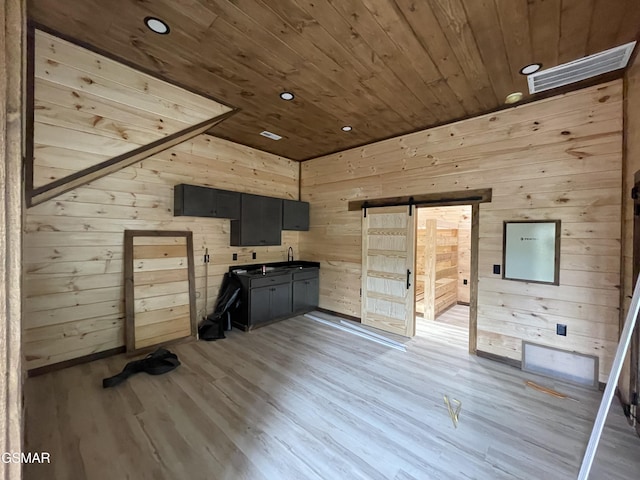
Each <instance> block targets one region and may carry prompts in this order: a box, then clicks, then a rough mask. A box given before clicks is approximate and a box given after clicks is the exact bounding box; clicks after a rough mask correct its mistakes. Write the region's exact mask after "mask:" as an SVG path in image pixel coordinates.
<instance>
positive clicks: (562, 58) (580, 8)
mask: <svg viewBox="0 0 640 480" xmlns="http://www.w3.org/2000/svg"><path fill="white" fill-rule="evenodd" d="M592 6H593V0H562V10H561V17H560V42H559V46H558V63H561V64H562V63H566V62H571V61H573V60H577V59H579V58H582V57H584V56H585V55H586V54H587V40H588V35H589V25H590V24H591V11H592Z"/></svg>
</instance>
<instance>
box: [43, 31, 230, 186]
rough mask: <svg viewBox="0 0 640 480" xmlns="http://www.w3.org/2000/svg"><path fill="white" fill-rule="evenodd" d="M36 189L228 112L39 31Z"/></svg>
mask: <svg viewBox="0 0 640 480" xmlns="http://www.w3.org/2000/svg"><path fill="white" fill-rule="evenodd" d="M34 50H35V51H34V77H35V78H34V125H33V136H34V165H33V177H34V178H33V182H34V187H39V186H42V185H45V184H48V183H50V182H52V181H54V180H57V179H59V178H62V177H65V176H67V175H70V174H72V173H74V172H77V171H79V170H82V169H84V168H88V167H90V166H92V165H96V164H97V163H100V162H102V161H105V160H107V159H109V158H112V157H115V156H117V155H120V154H123V153H126V152H130V151H132V150H134V149H135V148H136V147H140V146H142V145H147V144H149V143H151V142H153V141H155V140H158V139H161V138H163V137H165V136H168V135H170V134H172V133H175V132H177V131H180V130H183V129H185V128H187V127H189V126H191V125H195V124H197V123H199V122H202V121H204V120H207V119H209V118H212V117H216V116H218V115H221V114H223V113H225V112H228V111H229V110H231V109H230V108H229V107H227V106H225V105H222V104H220V103H218V102H215V101H213V100H210V99H207V98H203V97H201V96H199V95H196V94H194V93H191V92H188V91H186V90H183V89H181V88H179V87H176V86H174V85H171V84H169V83H166V82H163V81H161V80H158V79H157V78H153V77H151V76H149V75H146V74H144V73H141V72H138V71H136V70H134V69H132V68H130V67H127V66H125V65H122V64H119V63H117V62H115V61H113V60H111V59H108V58H106V57H103V56H101V55H97V54H96V53H93V52H91V51H89V50H86V49H84V48H82V47H79V46H77V45H74V44H72V43H69V42H67V41H65V40H61V39H59V38H56V37H54V36H52V35H50V34H48V33H45V32H42V31H40V30H35V38H34Z"/></svg>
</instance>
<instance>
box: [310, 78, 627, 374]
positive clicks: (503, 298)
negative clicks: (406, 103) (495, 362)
mask: <svg viewBox="0 0 640 480" xmlns="http://www.w3.org/2000/svg"><path fill="white" fill-rule="evenodd" d="M621 172H622V82H621V81H613V82H609V83H606V84H602V85H598V86H595V87H591V88H587V89H584V90H580V91H576V92H572V93H569V94H566V95H562V96H558V97H554V98H549V99H546V100H542V101H540V102H536V103H531V104H526V105H522V106H519V107H516V108H513V109H509V110H504V111H501V112H499V113H494V114H490V115H485V116H482V117H478V118H474V119H470V120H465V121H461V122H458V123H455V124H451V125H445V126H442V127H437V128H433V129H430V130H425V131H422V132H416V133H413V134H409V135H404V136H401V137H397V138H393V139H389V140H385V141H382V142H378V143H375V144H371V145H367V146H364V147H361V148H357V149H352V150H348V151H345V152H342V153H338V154H334V155H329V156H326V157H321V158H318V159H314V160H311V161H308V162H304V163H303V164H302V199H303V200H306V201H309V202H311V219H310V221H311V229H310V231H309V232H306V233H304V234H302V235H301V237H300V242H301V249H302V252H303V256H305V258H308V259H310V260H316V261H320V262H321V263H322V266H321V269H320V272H321V281H320V306H321V307H323V308H327V309H331V310H335V311H337V312H340V313H344V314H348V315H354V316H359V315H360V296H359V285H360V273H361V253H360V249H361V246H360V221H361V220H360V215H361V213H360V212H357V211H356V212H349V211H347V203H348V202H349V201H350V200H357V199H367V198H371V199H373V198H382V197H391V196H401V195H417V194H421V193H433V192H448V191H458V190H464V189H474V188H492V189H493V200H492V202H491V203H484V204H482V205H481V206H480V243H479V252H478V254H479V285H478V289H479V292H478V345H477V347H478V349H479V350H482V351H485V352H488V353H493V354H495V355H500V356H504V357H508V358H511V359H516V360H520V357H521V342H522V340H529V341H533V342H537V343H541V344H545V345H551V346H554V347H558V348H563V349H567V350H576V351H578V352H582V353H586V354H594V355H598V356H599V357H600V380H601V381H605V380H606V374H607V372H608V371H609V369H610V367H611V361H612V357H613V355H614V352H615V346H616V344H617V337H618V331H619V327H618V317H619V306H620V305H619V303H620V298H619V284H620V253H621V252H620V240H621V239H620V227H621ZM517 219H560V220H561V221H562V242H561V260H560V285H559V286H550V285H540V284H529V283H524V282H514V281H506V280H502V279H501V278H500V276H499V275H493V273H492V265H493V264H500V263H501V262H502V222H503V221H504V220H517ZM556 323H563V324H566V325H567V327H568V334H567V336H566V337H561V336H557V335H556V334H555V326H556Z"/></svg>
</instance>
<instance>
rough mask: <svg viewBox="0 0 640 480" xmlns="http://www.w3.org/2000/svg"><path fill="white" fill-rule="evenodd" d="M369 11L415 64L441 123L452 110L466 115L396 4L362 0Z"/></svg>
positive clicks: (386, 1) (385, 1)
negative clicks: (429, 92)
mask: <svg viewBox="0 0 640 480" xmlns="http://www.w3.org/2000/svg"><path fill="white" fill-rule="evenodd" d="M363 3H364V4H365V6H366V7H367V9H368V10H369V11H370V12H371V14H372V15H373V17H374V18H375V19H376V21H377V22H378V24H379V25H380V27H382V29H383V31H384V32H385V34H386V35H388V36H389V38H390V39H391V40H392V41H393V42H394V43H395V44H396V45H397V47H398V49H399V50H401V51H402V52H403V54H404V55H405V56H407V57H408V58H409V59H410V61H411V62H412V64H413V65H412V66H413V69H414V71H415V72H416V73H417V74H418V75H419V76H420V78H421V79H422V81H423V82H425V83H426V86H427V87H428V89H429V90H430V91H431V95H432V96H433V97H434V98H435V103H434V105H433V106H432V111H433V113H434V114H435V115H436V117H437V121H438V122H442V121H444V119H445V118H447V117H449V115H450V114H451V111H452V110H457V111H458V115H459V116H462V115H464V110H463V109H462V107H461V106H460V102H459V101H458V99H457V98H456V96H455V95H454V93H453V91H452V90H451V88H450V87H449V85H447V83H446V82H444V81H442V78H441V77H440V73H439V72H438V68H437V67H436V65H435V63H433V60H432V59H431V57H430V56H429V53H428V52H427V51H426V50H425V49H424V48H423V47H422V45H421V44H420V42H419V41H418V39H417V38H416V36H415V35H413V33H412V31H411V28H410V26H409V25H408V23H407V20H406V18H405V17H404V15H402V13H401V12H400V10H399V8H398V6H397V5H396V4H395V2H391V1H389V0H363Z"/></svg>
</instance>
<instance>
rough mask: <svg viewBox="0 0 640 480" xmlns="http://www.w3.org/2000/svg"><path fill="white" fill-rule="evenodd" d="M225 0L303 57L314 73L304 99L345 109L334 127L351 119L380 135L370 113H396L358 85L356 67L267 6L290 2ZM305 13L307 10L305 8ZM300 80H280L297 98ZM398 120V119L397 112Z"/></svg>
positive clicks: (378, 128)
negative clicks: (332, 55) (317, 42)
mask: <svg viewBox="0 0 640 480" xmlns="http://www.w3.org/2000/svg"><path fill="white" fill-rule="evenodd" d="M222 3H225V4H228V7H227V8H225V10H229V9H232V8H236V9H238V11H240V9H241V8H245V9H249V10H247V11H244V12H243V13H244V14H245V15H247V16H248V17H252V16H256V17H257V18H259V19H260V24H261V25H262V26H263V27H264V28H265V29H266V30H268V31H270V32H277V33H278V35H277V37H274V39H276V40H277V41H280V42H283V44H286V47H287V48H289V49H290V50H291V51H292V52H293V53H294V54H295V55H298V56H299V57H300V58H303V59H304V61H305V67H304V68H305V69H307V70H308V71H309V73H310V75H311V79H310V80H309V81H306V82H305V83H304V85H306V88H305V90H306V91H307V93H308V95H304V99H306V100H307V101H312V102H314V103H315V104H317V106H318V108H325V109H327V111H328V112H330V114H332V113H333V112H336V111H340V112H344V113H343V114H341V115H340V118H337V119H336V122H335V123H334V127H333V128H340V126H342V125H343V124H344V123H345V122H347V123H348V122H351V123H354V124H357V125H358V128H359V129H361V130H363V131H366V132H369V133H370V134H371V135H380V134H382V133H383V132H381V129H382V128H384V127H382V126H381V125H380V124H376V123H375V122H370V121H369V120H370V118H371V115H382V116H394V114H393V113H391V114H390V111H389V110H388V109H386V108H383V107H382V106H380V105H379V104H378V102H376V100H378V99H377V97H373V96H372V95H370V94H369V92H367V91H366V90H365V89H364V88H363V87H361V86H359V82H358V80H359V79H358V76H357V75H355V74H354V70H353V69H349V68H345V62H344V61H343V62H342V63H338V61H336V60H334V59H333V58H331V57H330V56H328V55H327V54H325V53H324V52H323V51H322V50H321V49H319V48H318V47H317V46H316V45H314V43H312V42H311V41H310V40H309V39H308V38H307V35H306V33H307V32H308V30H305V29H302V31H299V30H298V29H296V28H295V27H294V26H293V25H291V24H289V23H288V22H287V20H286V19H283V18H280V17H279V16H278V15H277V13H276V12H275V11H274V10H271V9H269V8H267V7H272V8H273V7H275V8H278V7H283V6H285V8H287V9H288V10H289V11H291V9H290V8H289V7H291V6H292V5H291V4H287V3H286V2H284V1H282V2H277V4H272V5H269V4H263V3H261V2H255V1H245V0H239V1H237V2H236V3H235V5H234V6H232V5H231V4H229V3H228V2H222ZM258 7H260V13H259V15H258V14H257V13H256V12H255V10H251V8H253V9H255V8H258ZM221 12H222V11H221ZM224 13H225V14H226V13H229V12H224ZM230 13H233V12H230ZM302 13H303V14H304V12H302ZM298 18H299V17H298ZM235 21H238V20H235ZM303 21H304V22H305V24H306V25H307V27H308V28H310V26H311V25H313V26H314V27H315V28H316V29H318V28H320V29H321V27H319V26H318V25H317V24H315V25H314V22H313V21H312V19H308V20H307V19H304V20H303ZM293 23H294V24H295V23H297V22H296V21H294V22H293ZM345 53H346V52H345ZM345 56H346V55H345ZM248 61H251V59H248ZM347 66H348V65H347ZM311 80H313V81H317V83H320V82H321V85H309V83H310V81H311ZM299 84H300V83H299V82H295V81H293V80H290V79H289V78H286V79H283V80H282V81H281V86H282V87H281V89H280V91H282V90H295V93H296V95H297V96H298V99H302V98H303V95H302V94H303V93H305V90H303V89H302V88H298V87H296V88H295V89H294V88H293V87H292V85H299ZM327 85H328V86H331V89H327V87H326V86H327ZM275 93H278V92H275ZM396 120H399V117H398V116H397V115H396Z"/></svg>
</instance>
